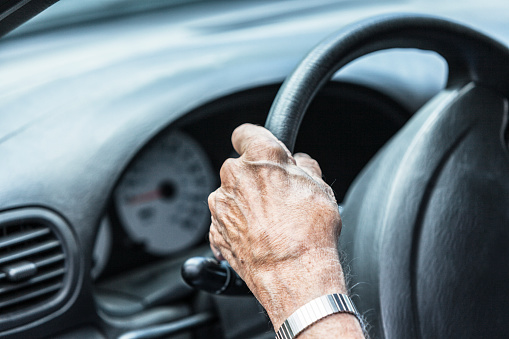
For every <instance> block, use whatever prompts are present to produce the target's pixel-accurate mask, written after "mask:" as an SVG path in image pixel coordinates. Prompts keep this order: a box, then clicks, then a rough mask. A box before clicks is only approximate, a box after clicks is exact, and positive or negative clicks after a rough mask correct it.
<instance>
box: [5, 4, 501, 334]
mask: <svg viewBox="0 0 509 339" xmlns="http://www.w3.org/2000/svg"><path fill="white" fill-rule="evenodd" d="M0 13H2V14H0V35H1V38H0V79H1V80H0V111H1V112H2V113H1V115H0V159H1V160H2V161H1V163H2V166H0V338H62V339H64V338H123V339H127V338H177V339H186V338H189V339H191V338H196V339H198V338H247V339H262V338H274V336H275V333H274V329H273V328H272V326H271V324H270V322H269V319H268V317H267V316H266V314H265V313H264V310H263V308H262V307H261V306H260V304H259V303H258V302H257V300H256V299H255V298H254V297H253V295H252V294H251V293H250V292H249V291H248V289H247V288H246V287H245V285H244V284H243V282H242V281H241V280H240V278H238V276H236V275H235V272H234V271H233V270H231V268H230V267H229V266H228V265H227V264H226V263H218V262H216V261H214V260H212V259H211V258H212V252H211V250H210V245H209V241H208V231H209V227H210V218H211V217H210V212H209V209H208V204H207V197H208V195H209V194H210V193H211V192H212V191H214V190H215V189H216V188H217V187H219V186H220V179H219V171H220V168H221V165H222V163H223V162H224V161H225V160H226V159H227V158H230V157H237V156H238V155H237V154H236V153H235V151H234V150H233V147H232V146H231V139H230V138H231V134H232V132H233V130H234V129H235V128H236V127H237V126H239V125H241V124H242V123H246V122H249V123H254V124H258V125H261V126H265V127H266V128H268V129H269V130H270V131H271V132H272V133H273V134H274V135H275V136H277V137H278V138H279V139H280V140H281V141H283V142H284V143H285V145H286V146H287V147H288V148H289V149H290V150H291V151H292V152H293V151H295V152H305V153H308V154H310V155H311V156H312V157H313V158H314V159H316V160H317V161H318V163H319V164H320V167H321V169H322V172H323V179H324V181H325V182H327V183H328V184H329V185H330V186H331V187H332V189H333V191H334V193H335V196H336V199H337V201H338V204H339V208H340V211H341V218H342V223H343V230H342V234H341V236H340V240H339V242H340V245H339V251H340V255H341V261H342V264H343V267H344V269H345V272H346V275H347V284H348V287H349V293H350V295H351V297H352V300H353V301H354V302H355V304H356V306H357V308H358V309H359V311H360V313H361V314H362V316H363V318H364V320H365V322H366V324H367V327H366V336H367V337H370V338H456V337H458V338H459V337H461V338H470V337H489V338H503V337H504V336H505V335H506V333H507V331H508V330H509V316H508V312H507V311H506V310H507V308H508V306H509V290H508V287H507V282H508V281H509V260H507V259H508V258H509V246H508V243H509V229H508V226H509V209H508V208H507V206H508V203H509V180H508V173H509V170H508V168H509V127H508V121H509V117H508V109H509V108H508V107H509V104H508V96H509V50H508V49H507V46H508V44H509V24H508V22H509V21H507V20H508V19H509V3H508V4H506V3H505V2H504V1H501V0H500V1H498V0H489V1H485V2H483V3H481V2H479V1H471V0H469V1H466V2H465V3H462V4H461V5H459V4H458V3H454V2H452V1H450V2H449V1H422V0H401V1H392V0H390V1H389V0H387V1H386V0H384V1H371V0H361V1H357V2H356V1H348V0H343V1H341V0H317V1H313V2H309V1H305V0H276V1H257V0H243V1H236V2H230V1H215V0H214V1H205V0H157V1H149V2H138V1H135V0H109V1H101V0H91V1H87V2H81V1H79V0H60V1H54V0H51V1H39V0H31V1H30V0H28V1H6V2H5V3H4V4H3V5H0ZM190 259H194V260H201V261H198V262H199V263H200V265H205V264H206V265H209V266H207V267H205V266H203V267H202V266H199V265H198V266H193V268H192V269H195V270H197V271H194V272H193V273H192V274H193V275H194V276H193V279H195V281H192V282H191V285H194V286H191V285H190V283H189V280H188V277H187V275H188V274H191V273H189V272H187V271H186V270H190V269H191V268H189V267H186V263H190V261H189V260H190ZM211 260H212V261H211ZM195 262H196V261H195ZM297 278H298V277H296V279H297ZM225 279H226V280H225ZM186 281H187V282H186ZM225 281H226V282H225ZM331 337H334V336H333V335H331Z"/></svg>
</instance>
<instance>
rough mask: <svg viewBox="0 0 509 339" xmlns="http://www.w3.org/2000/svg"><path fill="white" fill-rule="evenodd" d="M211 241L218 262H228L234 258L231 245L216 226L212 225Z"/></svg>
mask: <svg viewBox="0 0 509 339" xmlns="http://www.w3.org/2000/svg"><path fill="white" fill-rule="evenodd" d="M209 241H210V246H211V248H212V252H213V253H214V256H215V257H216V258H217V259H218V260H228V259H229V258H231V257H232V253H231V247H230V245H229V244H228V242H226V240H225V239H224V237H223V236H222V235H221V234H220V233H219V232H218V230H217V229H216V227H215V225H214V224H212V225H210V231H209Z"/></svg>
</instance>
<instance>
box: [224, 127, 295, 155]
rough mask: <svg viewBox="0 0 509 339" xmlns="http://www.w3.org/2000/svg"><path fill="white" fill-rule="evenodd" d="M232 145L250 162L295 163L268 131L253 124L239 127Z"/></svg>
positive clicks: (286, 150) (285, 149) (234, 132)
mask: <svg viewBox="0 0 509 339" xmlns="http://www.w3.org/2000/svg"><path fill="white" fill-rule="evenodd" d="M232 145H233V147H234V148H235V150H236V151H237V153H239V155H240V156H244V158H245V159H246V160H249V161H260V160H272V161H277V162H280V163H286V162H289V161H290V162H292V163H295V161H294V160H293V157H292V155H291V153H290V151H289V150H288V149H287V148H286V146H285V145H284V144H283V143H282V142H281V141H279V140H278V139H277V138H276V137H275V136H274V135H273V134H272V133H270V132H269V131H268V130H267V129H265V128H263V127H260V126H255V125H252V124H243V125H240V126H239V127H237V128H236V129H235V130H234V131H233V134H232Z"/></svg>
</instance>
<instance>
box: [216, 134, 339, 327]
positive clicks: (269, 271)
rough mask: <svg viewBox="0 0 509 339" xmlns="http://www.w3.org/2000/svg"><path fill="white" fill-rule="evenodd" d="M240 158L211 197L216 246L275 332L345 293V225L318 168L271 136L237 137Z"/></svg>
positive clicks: (225, 167) (226, 167)
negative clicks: (341, 247)
mask: <svg viewBox="0 0 509 339" xmlns="http://www.w3.org/2000/svg"><path fill="white" fill-rule="evenodd" d="M232 143H233V146H234V148H235V150H236V151H237V152H238V153H239V154H240V158H238V159H228V160H227V161H226V162H225V163H224V164H223V167H222V168H221V173H220V176H221V187H220V188H219V189H217V190H216V191H215V192H213V193H212V194H211V195H210V196H209V207H210V211H211V213H212V225H211V227H210V243H211V246H212V248H213V250H214V253H215V254H216V256H217V257H219V258H220V257H221V255H222V256H223V257H224V258H225V259H226V260H227V261H228V262H229V263H230V265H231V266H232V267H233V268H234V269H235V271H237V273H238V274H239V275H240V276H241V277H242V279H244V281H245V282H246V283H247V285H248V286H249V288H250V289H251V291H252V292H253V294H254V295H255V296H256V298H257V299H258V300H259V301H260V302H261V304H262V305H263V306H264V307H265V308H266V310H267V313H268V314H269V317H270V318H271V320H272V322H273V324H274V327H275V328H278V327H279V326H280V325H281V323H282V322H283V321H284V320H285V319H286V317H288V316H289V315H290V314H291V313H293V312H294V311H295V310H296V309H297V308H299V307H300V306H302V305H304V304H305V303H307V302H308V301H310V300H312V299H314V298H316V297H320V296H322V295H324V294H327V293H335V292H336V293H337V292H342V293H346V290H345V284H344V279H343V273H342V271H341V266H340V264H339V260H338V252H337V243H338V237H339V233H340V231H341V219H340V216H339V213H338V206H337V204H336V200H335V198H334V194H333V192H332V189H331V188H330V187H329V186H328V185H327V184H326V183H325V182H324V181H323V180H322V178H321V176H322V174H321V170H320V167H319V166H318V163H317V162H316V161H315V160H313V159H311V158H310V157H309V156H307V155H305V154H296V155H295V156H292V155H291V154H290V152H289V151H288V149H287V148H286V147H285V146H284V145H283V144H282V143H281V142H280V141H279V140H277V139H276V138H275V137H274V136H273V135H272V134H271V133H270V132H269V131H268V130H266V129H264V128H262V127H258V126H254V125H250V124H245V125H242V126H240V127H238V128H237V129H236V130H235V131H234V132H233V135H232Z"/></svg>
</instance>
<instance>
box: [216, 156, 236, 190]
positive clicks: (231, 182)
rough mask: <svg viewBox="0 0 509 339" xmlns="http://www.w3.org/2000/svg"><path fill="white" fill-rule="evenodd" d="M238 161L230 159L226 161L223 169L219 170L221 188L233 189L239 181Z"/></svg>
mask: <svg viewBox="0 0 509 339" xmlns="http://www.w3.org/2000/svg"><path fill="white" fill-rule="evenodd" d="M237 162H238V160H237V159H233V158H229V159H226V160H225V162H224V163H223V165H222V166H221V169H220V170H219V178H220V179H221V187H222V188H223V189H227V188H231V187H234V186H235V183H236V181H237V176H236V175H235V173H236V171H235V170H236V168H237Z"/></svg>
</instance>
